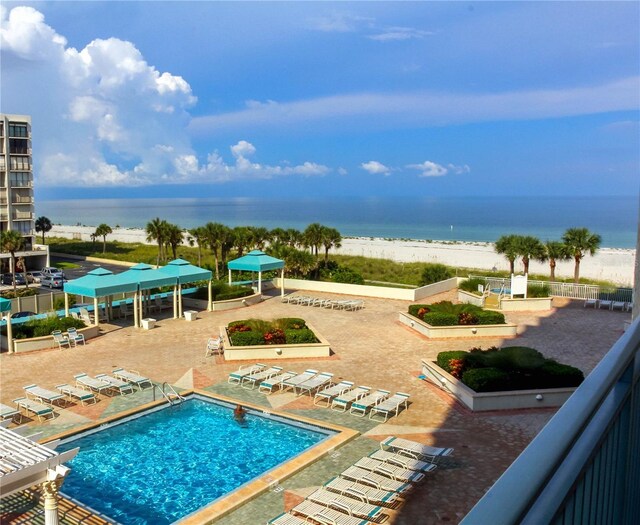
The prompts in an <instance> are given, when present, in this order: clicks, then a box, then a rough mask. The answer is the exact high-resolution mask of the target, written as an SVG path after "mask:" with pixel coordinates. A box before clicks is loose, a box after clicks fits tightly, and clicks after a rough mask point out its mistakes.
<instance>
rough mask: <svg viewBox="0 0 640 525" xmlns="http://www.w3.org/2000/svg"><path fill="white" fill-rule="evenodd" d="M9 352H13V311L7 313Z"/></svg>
mask: <svg viewBox="0 0 640 525" xmlns="http://www.w3.org/2000/svg"><path fill="white" fill-rule="evenodd" d="M6 319H7V352H9V353H12V352H13V327H12V326H11V310H9V311H8V312H7V317H6Z"/></svg>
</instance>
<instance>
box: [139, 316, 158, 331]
mask: <svg viewBox="0 0 640 525" xmlns="http://www.w3.org/2000/svg"><path fill="white" fill-rule="evenodd" d="M155 325H156V320H155V319H151V317H147V318H146V319H142V328H144V329H145V330H151V329H152V328H153V327H154V326H155Z"/></svg>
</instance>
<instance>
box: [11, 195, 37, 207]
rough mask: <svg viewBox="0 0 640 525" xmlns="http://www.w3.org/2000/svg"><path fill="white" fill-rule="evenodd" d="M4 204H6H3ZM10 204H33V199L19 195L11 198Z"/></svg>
mask: <svg viewBox="0 0 640 525" xmlns="http://www.w3.org/2000/svg"><path fill="white" fill-rule="evenodd" d="M4 204H6V202H4ZM11 204H18V205H20V204H33V197H23V196H21V195H13V196H12V197H11Z"/></svg>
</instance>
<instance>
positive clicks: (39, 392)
mask: <svg viewBox="0 0 640 525" xmlns="http://www.w3.org/2000/svg"><path fill="white" fill-rule="evenodd" d="M22 388H23V390H24V391H25V392H26V394H27V397H28V398H29V399H33V400H34V401H40V402H42V403H49V404H50V405H55V404H56V402H59V403H60V402H61V403H62V404H65V405H66V399H65V398H64V396H63V395H62V394H60V393H58V392H54V391H53V390H47V389H46V388H41V387H39V386H38V385H27V386H23V387H22Z"/></svg>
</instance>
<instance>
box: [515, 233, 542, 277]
mask: <svg viewBox="0 0 640 525" xmlns="http://www.w3.org/2000/svg"><path fill="white" fill-rule="evenodd" d="M517 243H518V255H520V256H521V257H522V264H523V266H524V273H525V275H526V274H528V273H529V261H530V260H531V259H535V260H537V261H545V260H546V256H547V253H546V249H545V247H544V244H542V243H541V242H540V239H538V238H537V237H532V236H531V235H524V236H518V238H517Z"/></svg>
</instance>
